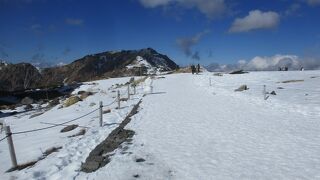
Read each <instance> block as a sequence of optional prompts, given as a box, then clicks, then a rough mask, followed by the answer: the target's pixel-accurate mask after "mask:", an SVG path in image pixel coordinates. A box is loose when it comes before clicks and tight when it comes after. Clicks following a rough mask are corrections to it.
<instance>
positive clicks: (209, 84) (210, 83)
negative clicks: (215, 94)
mask: <svg viewBox="0 0 320 180" xmlns="http://www.w3.org/2000/svg"><path fill="white" fill-rule="evenodd" d="M209 85H210V86H211V78H209Z"/></svg>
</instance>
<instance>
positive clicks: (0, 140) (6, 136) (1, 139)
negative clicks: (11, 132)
mask: <svg viewBox="0 0 320 180" xmlns="http://www.w3.org/2000/svg"><path fill="white" fill-rule="evenodd" d="M7 137H8V136H6V137H4V138H2V139H0V142H1V141H3V140H5V139H7Z"/></svg>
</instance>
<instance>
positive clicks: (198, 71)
mask: <svg viewBox="0 0 320 180" xmlns="http://www.w3.org/2000/svg"><path fill="white" fill-rule="evenodd" d="M198 73H200V64H198V65H197V74H198Z"/></svg>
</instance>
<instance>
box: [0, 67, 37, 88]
mask: <svg viewBox="0 0 320 180" xmlns="http://www.w3.org/2000/svg"><path fill="white" fill-rule="evenodd" d="M40 80H41V74H40V72H39V71H38V69H37V68H35V67H34V66H32V65H31V64H28V63H19V64H6V65H3V66H1V69H0V91H17V90H23V89H29V88H35V87H38V86H39V85H40Z"/></svg>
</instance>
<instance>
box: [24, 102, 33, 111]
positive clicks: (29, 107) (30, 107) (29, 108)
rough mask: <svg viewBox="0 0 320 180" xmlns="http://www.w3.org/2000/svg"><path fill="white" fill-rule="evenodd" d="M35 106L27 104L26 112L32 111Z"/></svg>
mask: <svg viewBox="0 0 320 180" xmlns="http://www.w3.org/2000/svg"><path fill="white" fill-rule="evenodd" d="M32 108H33V106H32V105H31V104H27V105H26V107H24V110H26V111H27V110H31V109H32Z"/></svg>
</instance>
